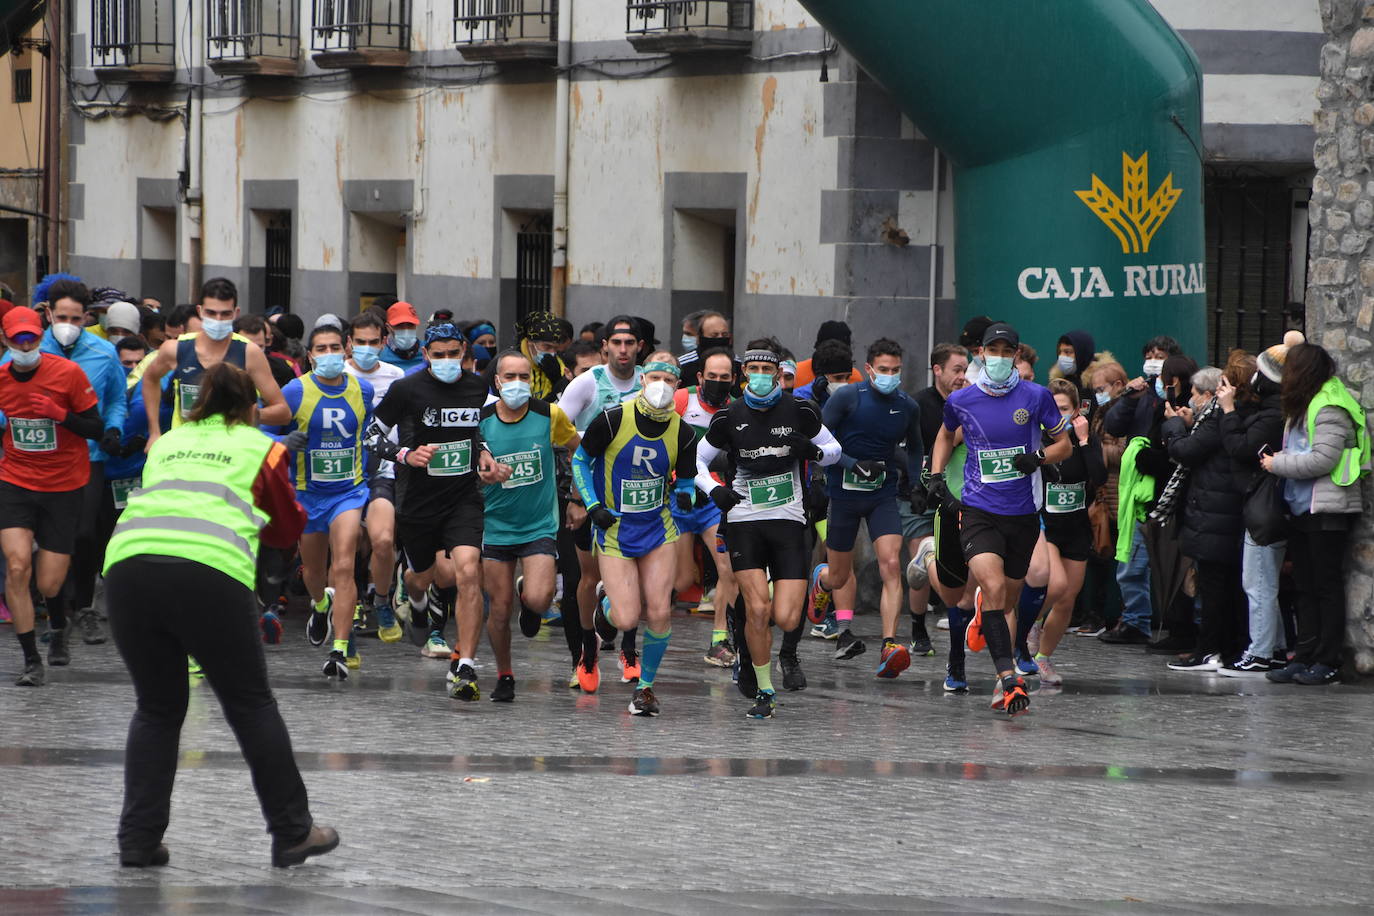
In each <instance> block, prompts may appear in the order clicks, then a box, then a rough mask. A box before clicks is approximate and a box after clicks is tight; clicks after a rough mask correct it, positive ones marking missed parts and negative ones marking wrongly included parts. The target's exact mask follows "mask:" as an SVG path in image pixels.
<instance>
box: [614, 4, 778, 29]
mask: <svg viewBox="0 0 1374 916" xmlns="http://www.w3.org/2000/svg"><path fill="white" fill-rule="evenodd" d="M625 19H626V23H625V31H626V32H627V33H629V34H630V35H651V34H654V33H663V32H686V31H693V30H700V29H709V30H712V31H717V30H719V31H726V32H736V31H738V32H749V31H752V30H753V28H754V2H753V0H626V4H625Z"/></svg>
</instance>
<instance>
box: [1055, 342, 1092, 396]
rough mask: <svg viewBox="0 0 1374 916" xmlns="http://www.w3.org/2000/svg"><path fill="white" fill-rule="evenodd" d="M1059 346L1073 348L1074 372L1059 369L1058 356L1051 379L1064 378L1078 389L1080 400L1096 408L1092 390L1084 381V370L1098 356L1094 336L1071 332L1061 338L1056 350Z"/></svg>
mask: <svg viewBox="0 0 1374 916" xmlns="http://www.w3.org/2000/svg"><path fill="white" fill-rule="evenodd" d="M1059 344H1068V345H1069V346H1071V347H1073V361H1074V369H1073V372H1068V373H1066V372H1064V371H1063V370H1062V369H1060V368H1059V365H1058V357H1057V356H1056V362H1055V365H1054V367H1053V368H1051V369H1050V378H1062V379H1067V380H1069V381H1070V382H1073V384H1074V385H1075V386H1076V387H1077V388H1078V396H1079V398H1080V399H1081V400H1085V401H1088V402H1089V403H1091V404H1092V405H1093V406H1094V407H1096V406H1097V404H1096V402H1095V401H1094V400H1093V392H1092V389H1091V388H1090V387H1088V386H1087V384H1085V381H1084V379H1083V370H1084V369H1087V368H1088V367H1089V366H1090V365H1092V361H1093V357H1094V356H1095V355H1096V354H1097V346H1096V343H1095V342H1094V341H1093V336H1092V335H1091V334H1089V333H1088V332H1087V331H1069V332H1068V333H1067V334H1064V335H1062V336H1061V337H1060V338H1059V341H1058V343H1056V344H1055V349H1056V350H1057V349H1058V345H1059Z"/></svg>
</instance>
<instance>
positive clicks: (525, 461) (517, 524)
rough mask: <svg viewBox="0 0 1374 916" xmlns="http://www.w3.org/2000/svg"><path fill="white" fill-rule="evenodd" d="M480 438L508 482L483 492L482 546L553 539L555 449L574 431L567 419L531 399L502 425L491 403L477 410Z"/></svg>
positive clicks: (555, 525)
mask: <svg viewBox="0 0 1374 916" xmlns="http://www.w3.org/2000/svg"><path fill="white" fill-rule="evenodd" d="M480 426H481V430H482V439H483V440H484V441H485V442H486V444H487V448H489V449H491V454H492V457H494V458H495V459H496V460H497V462H498V463H500V464H506V465H510V467H511V468H512V473H511V476H510V479H509V480H507V481H506V482H504V483H499V484H487V485H486V486H484V487H483V496H484V498H485V510H484V512H483V516H484V521H483V532H482V541H483V543H485V544H490V545H492V546H493V547H519V546H523V545H525V544H531V543H533V542H535V541H537V540H539V539H540V538H552V537H557V535H558V486H557V473H556V464H555V459H554V453H553V452H554V447H555V446H563V445H566V444H567V443H568V442H569V441H570V440H571V439H572V437H573V436H575V435H576V434H577V433H576V430H574V429H573V425H572V422H571V421H570V420H569V419H568V416H567V414H565V413H563V411H562V410H561V409H559V408H558V407H556V406H554V405H551V404H548V403H547V402H545V401H541V400H538V399H537V398H531V399H530V402H529V405H528V409H527V410H526V411H525V415H524V416H523V417H521V418H520V419H519V420H518V421H516V422H514V423H507V422H505V421H504V420H502V419H501V418H500V417H499V416H497V414H496V404H495V403H494V402H493V403H491V404H488V405H487V406H486V407H484V408H482V419H481V423H480Z"/></svg>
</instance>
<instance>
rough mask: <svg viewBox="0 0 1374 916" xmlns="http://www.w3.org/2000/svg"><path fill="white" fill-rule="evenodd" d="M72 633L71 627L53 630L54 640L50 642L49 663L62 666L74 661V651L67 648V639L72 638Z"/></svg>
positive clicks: (55, 666) (57, 666)
mask: <svg viewBox="0 0 1374 916" xmlns="http://www.w3.org/2000/svg"><path fill="white" fill-rule="evenodd" d="M71 635H72V628H71V627H63V628H62V629H60V630H53V631H52V640H51V641H50V642H49V643H48V664H49V665H51V666H52V667H54V668H61V667H62V666H63V665H70V664H71V663H72V653H71V650H70V649H68V648H67V640H68V639H70V638H71Z"/></svg>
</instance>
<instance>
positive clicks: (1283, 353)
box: [1255, 331, 1307, 382]
mask: <svg viewBox="0 0 1374 916" xmlns="http://www.w3.org/2000/svg"><path fill="white" fill-rule="evenodd" d="M1306 342H1307V338H1305V337H1303V335H1302V332H1301V331H1289V332H1288V333H1287V334H1284V335H1283V343H1281V344H1274V345H1273V346H1272V347H1270V348H1269V349H1267V350H1265V351H1264V352H1263V353H1261V354H1260V355H1259V357H1258V358H1257V359H1256V360H1255V362H1256V363H1258V364H1259V371H1260V373H1261V374H1262V375H1263V376H1264V377H1265V378H1267V379H1269V381H1271V382H1281V381H1282V380H1283V364H1284V362H1286V361H1287V359H1288V351H1289V350H1291V349H1292V348H1293V347H1296V346H1297V345H1298V344H1300V343H1306Z"/></svg>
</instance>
